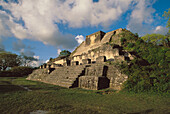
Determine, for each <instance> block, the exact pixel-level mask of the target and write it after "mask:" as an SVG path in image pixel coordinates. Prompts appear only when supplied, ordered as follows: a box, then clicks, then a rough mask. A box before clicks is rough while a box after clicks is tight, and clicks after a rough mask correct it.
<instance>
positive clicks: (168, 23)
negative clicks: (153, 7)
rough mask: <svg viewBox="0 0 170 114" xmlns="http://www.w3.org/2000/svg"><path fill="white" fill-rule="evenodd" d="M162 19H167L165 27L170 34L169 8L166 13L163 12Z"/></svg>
mask: <svg viewBox="0 0 170 114" xmlns="http://www.w3.org/2000/svg"><path fill="white" fill-rule="evenodd" d="M163 17H165V18H166V19H168V22H167V27H168V28H169V33H170V8H169V9H168V12H166V11H165V12H164V14H163Z"/></svg>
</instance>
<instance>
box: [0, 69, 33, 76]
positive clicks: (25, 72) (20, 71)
mask: <svg viewBox="0 0 170 114" xmlns="http://www.w3.org/2000/svg"><path fill="white" fill-rule="evenodd" d="M33 70H34V68H31V67H25V66H17V67H12V68H11V69H10V70H7V71H1V72H0V76H1V77H23V76H27V75H29V74H31V73H32V71H33Z"/></svg>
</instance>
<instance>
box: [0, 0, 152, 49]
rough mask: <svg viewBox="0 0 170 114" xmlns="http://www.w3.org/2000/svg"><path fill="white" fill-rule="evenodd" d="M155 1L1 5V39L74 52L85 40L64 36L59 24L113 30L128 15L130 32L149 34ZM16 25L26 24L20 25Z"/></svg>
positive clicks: (52, 0)
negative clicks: (129, 14) (22, 40)
mask: <svg viewBox="0 0 170 114" xmlns="http://www.w3.org/2000/svg"><path fill="white" fill-rule="evenodd" d="M152 1H155V0H99V1H98V2H95V3H94V2H93V0H18V3H15V2H9V3H6V2H4V1H0V4H1V5H2V7H3V8H4V9H6V10H9V11H10V12H11V13H8V12H6V11H2V10H0V34H1V33H2V34H1V36H12V35H13V36H15V37H16V38H18V39H25V38H27V39H31V40H37V41H41V42H43V43H44V44H50V45H54V46H56V47H57V48H58V47H60V48H65V49H70V50H71V49H73V48H74V47H75V46H77V45H78V43H80V42H81V41H82V40H81V39H79V40H76V39H75V36H74V35H71V34H62V33H61V32H60V30H59V27H58V26H57V24H65V25H66V26H67V25H68V27H72V28H81V27H85V26H86V27H87V26H89V27H91V26H93V27H94V26H99V25H102V26H103V27H109V26H110V25H111V24H113V23H114V22H115V21H118V20H119V19H120V18H121V16H122V15H123V14H124V13H126V12H127V11H131V10H132V13H131V16H130V20H129V23H128V25H127V28H128V29H130V30H131V31H132V32H139V34H145V33H150V32H154V30H155V29H152V28H153V27H151V26H150V25H151V23H153V21H154V19H153V14H154V12H155V9H154V8H152V5H153V3H154V2H152ZM16 21H19V22H22V23H16Z"/></svg>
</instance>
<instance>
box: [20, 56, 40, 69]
mask: <svg viewBox="0 0 170 114" xmlns="http://www.w3.org/2000/svg"><path fill="white" fill-rule="evenodd" d="M20 61H21V63H22V65H23V66H29V63H31V62H32V61H38V59H36V58H34V57H28V56H26V55H24V54H22V53H21V55H20Z"/></svg>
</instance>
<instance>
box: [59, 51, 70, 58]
mask: <svg viewBox="0 0 170 114" xmlns="http://www.w3.org/2000/svg"><path fill="white" fill-rule="evenodd" d="M70 54H71V52H70V51H68V50H63V51H61V52H60V55H59V57H62V56H69V55H70Z"/></svg>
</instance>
